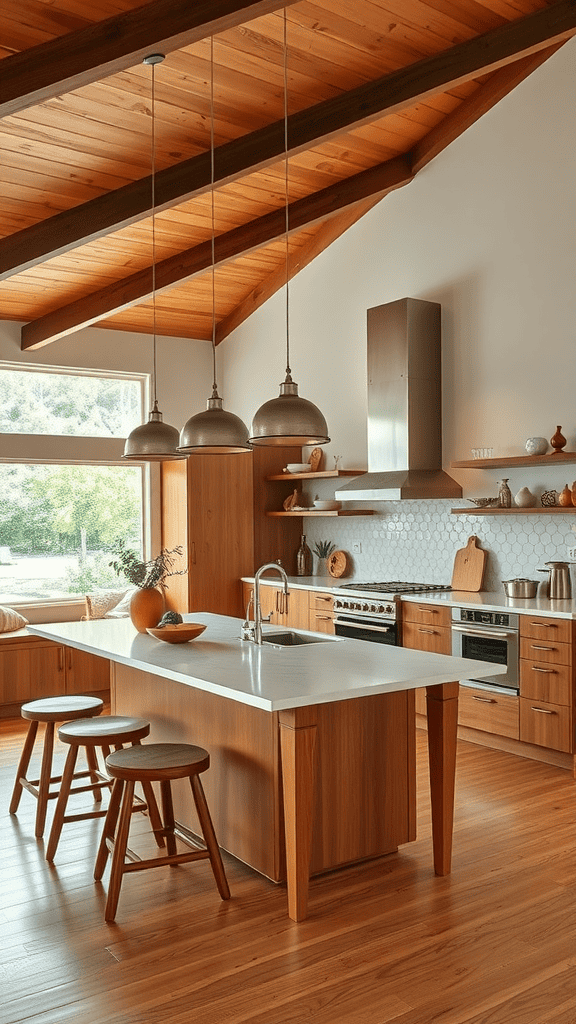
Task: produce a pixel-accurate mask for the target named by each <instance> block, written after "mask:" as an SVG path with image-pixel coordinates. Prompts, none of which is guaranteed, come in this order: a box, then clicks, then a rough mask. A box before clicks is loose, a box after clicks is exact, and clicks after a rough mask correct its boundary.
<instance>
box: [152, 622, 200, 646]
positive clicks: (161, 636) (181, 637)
mask: <svg viewBox="0 0 576 1024" xmlns="http://www.w3.org/2000/svg"><path fill="white" fill-rule="evenodd" d="M205 629H206V626H202V625H201V624H200V623H199V622H179V623H178V624H174V625H168V626H155V627H154V629H147V630H146V632H147V633H150V636H153V637H155V638H156V640H164V641H165V642H166V643H167V644H187V643H188V641H189V640H195V639H196V637H197V636H200V634H201V633H203V632H204V630H205Z"/></svg>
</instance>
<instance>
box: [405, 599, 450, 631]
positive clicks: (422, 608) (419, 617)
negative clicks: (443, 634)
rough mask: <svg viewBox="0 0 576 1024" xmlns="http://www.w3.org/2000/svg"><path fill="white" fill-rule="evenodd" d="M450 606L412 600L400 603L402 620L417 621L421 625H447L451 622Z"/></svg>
mask: <svg viewBox="0 0 576 1024" xmlns="http://www.w3.org/2000/svg"><path fill="white" fill-rule="evenodd" d="M451 614H452V613H451V611H450V608H444V607H442V606H440V605H436V604H417V603H416V602H412V601H404V602H403V603H402V621H403V622H419V623H421V624H422V625H427V626H429V625H431V624H432V625H434V626H448V627H450V624H451V621H452V620H451Z"/></svg>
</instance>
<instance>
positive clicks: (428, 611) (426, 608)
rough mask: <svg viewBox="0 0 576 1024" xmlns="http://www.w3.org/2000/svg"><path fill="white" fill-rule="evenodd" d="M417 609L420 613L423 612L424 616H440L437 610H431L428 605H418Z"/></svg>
mask: <svg viewBox="0 0 576 1024" xmlns="http://www.w3.org/2000/svg"><path fill="white" fill-rule="evenodd" d="M416 607H417V609H418V611H419V612H422V614H423V615H438V614H439V612H438V609H437V608H430V606H429V605H427V604H418V605H416Z"/></svg>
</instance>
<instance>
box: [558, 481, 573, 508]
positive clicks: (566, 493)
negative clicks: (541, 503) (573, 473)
mask: <svg viewBox="0 0 576 1024" xmlns="http://www.w3.org/2000/svg"><path fill="white" fill-rule="evenodd" d="M558 504H559V505H562V506H563V508H567V507H568V506H569V505H571V504H572V491H571V490H570V488H569V487H568V484H566V486H565V487H564V488H563V490H561V491H560V494H559V495H558Z"/></svg>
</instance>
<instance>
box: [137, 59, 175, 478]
mask: <svg viewBox="0 0 576 1024" xmlns="http://www.w3.org/2000/svg"><path fill="white" fill-rule="evenodd" d="M163 60H164V55H163V54H161V53H152V54H150V56H149V57H145V58H144V64H149V65H150V66H151V67H152V111H151V114H152V176H151V181H152V309H153V320H154V323H153V337H154V342H153V351H154V364H153V373H152V384H153V394H154V405H153V407H152V409H151V411H150V413H149V414H148V422H147V423H143V424H142V425H141V426H139V427H136V428H135V430H133V431H132V432H131V433H130V434H129V435H128V437H127V438H126V444H125V445H124V454H123V456H122V458H123V459H132V460H133V461H134V462H169V461H171V460H174V459H184V458H185V457H186V456H185V455H183V454H182V453H181V452H179V451H178V450H177V447H178V440H179V435H178V431H177V430H176V427H171V426H170V425H169V424H168V423H164V422H163V420H162V413H161V412H160V411H159V409H158V399H157V396H156V225H155V207H156V195H155V156H156V153H155V149H156V147H155V133H154V128H155V110H154V65H155V64H160V63H161V62H162V61H163Z"/></svg>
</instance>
